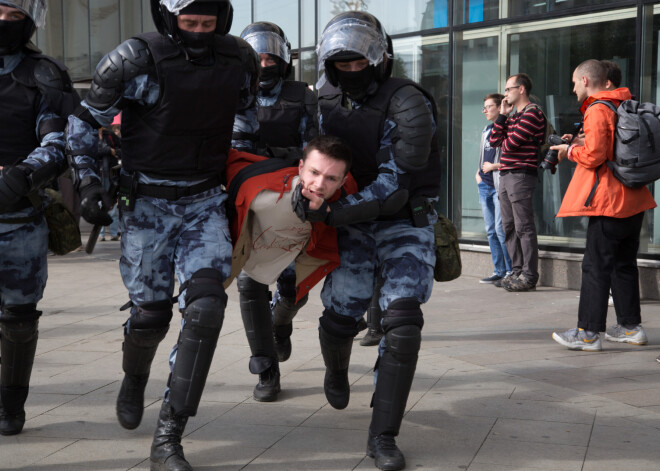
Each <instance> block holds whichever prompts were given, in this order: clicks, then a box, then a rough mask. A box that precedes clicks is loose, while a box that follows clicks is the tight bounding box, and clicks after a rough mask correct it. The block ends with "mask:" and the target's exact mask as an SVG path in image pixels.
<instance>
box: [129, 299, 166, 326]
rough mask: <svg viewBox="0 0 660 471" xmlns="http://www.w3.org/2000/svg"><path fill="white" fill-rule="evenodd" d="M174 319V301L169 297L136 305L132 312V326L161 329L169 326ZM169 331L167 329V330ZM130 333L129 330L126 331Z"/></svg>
mask: <svg viewBox="0 0 660 471" xmlns="http://www.w3.org/2000/svg"><path fill="white" fill-rule="evenodd" d="M171 320H172V302H171V301H170V300H168V299H166V300H162V301H152V302H148V303H144V304H140V305H139V306H135V307H134V308H133V309H132V312H131V318H130V328H129V329H127V330H132V329H159V328H163V327H168V326H169V325H170V321H171ZM166 332H167V330H166ZM125 333H126V334H128V331H127V332H125Z"/></svg>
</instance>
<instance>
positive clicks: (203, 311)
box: [169, 269, 227, 417]
mask: <svg viewBox="0 0 660 471" xmlns="http://www.w3.org/2000/svg"><path fill="white" fill-rule="evenodd" d="M200 272H201V273H200ZM198 274H199V275H198ZM215 274H217V276H216V275H215ZM209 275H212V276H209ZM222 283H223V281H222V277H221V276H220V273H219V272H217V271H215V270H210V269H204V270H200V271H198V272H196V273H195V274H194V275H193V277H192V278H191V279H190V280H189V282H188V291H187V293H186V308H185V309H184V311H183V319H184V325H183V327H182V329H181V333H180V334H179V340H178V342H177V353H176V360H175V362H174V367H173V369H172V374H171V375H170V381H169V387H170V394H169V401H170V405H171V406H172V408H173V409H174V412H175V414H176V415H180V416H186V417H187V416H192V415H195V414H196V413H197V408H198V406H199V401H200V400H201V398H202V391H203V390H204V385H205V384H206V377H207V376H208V373H209V369H210V368H211V361H212V360H213V354H214V352H215V347H216V345H217V343H218V336H219V335H220V329H221V328H222V323H223V320H224V314H225V307H226V305H227V295H226V294H225V291H224V288H223V286H222ZM193 288H194V289H193Z"/></svg>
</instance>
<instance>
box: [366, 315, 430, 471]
mask: <svg viewBox="0 0 660 471" xmlns="http://www.w3.org/2000/svg"><path fill="white" fill-rule="evenodd" d="M385 336H386V337H385V352H384V353H383V356H381V357H380V358H379V359H378V363H377V368H378V369H377V374H378V378H377V380H376V391H375V392H374V396H373V399H372V401H371V405H372V407H373V413H372V417H371V425H370V426H369V438H368V441H367V455H368V456H370V457H372V458H375V464H376V467H377V468H379V469H382V470H386V471H396V470H399V469H403V468H405V466H406V460H405V458H404V456H403V453H401V450H399V448H398V447H397V446H396V441H395V437H396V436H397V435H398V434H399V429H400V428H401V421H402V420H403V414H404V412H405V409H406V402H407V401H408V394H409V393H410V387H411V385H412V381H413V377H414V376H415V368H416V366H417V354H418V352H419V347H420V343H421V329H420V327H419V326H417V325H401V326H397V327H394V328H391V329H390V330H388V332H387V333H386V334H385Z"/></svg>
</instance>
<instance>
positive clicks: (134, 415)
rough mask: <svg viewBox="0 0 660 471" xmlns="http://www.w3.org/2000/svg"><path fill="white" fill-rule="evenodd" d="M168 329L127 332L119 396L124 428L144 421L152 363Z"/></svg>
mask: <svg viewBox="0 0 660 471" xmlns="http://www.w3.org/2000/svg"><path fill="white" fill-rule="evenodd" d="M167 329H168V327H160V328H156V329H130V331H129V332H128V333H127V334H125V335H124V343H123V344H122V349H123V351H124V356H123V362H122V368H123V370H124V373H125V375H124V380H123V381H122V383H121V388H120V389H119V394H118V395H117V420H118V421H119V424H120V425H121V426H122V427H124V428H125V429H128V430H133V429H134V428H137V426H138V425H140V422H141V421H142V413H143V412H144V390H145V388H146V387H147V381H148V380H149V371H150V369H151V363H152V361H153V359H154V356H155V355H156V350H158V344H159V343H160V342H161V341H162V340H163V338H165V335H166V334H167Z"/></svg>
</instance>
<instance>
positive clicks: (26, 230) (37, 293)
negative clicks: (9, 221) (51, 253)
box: [0, 213, 48, 316]
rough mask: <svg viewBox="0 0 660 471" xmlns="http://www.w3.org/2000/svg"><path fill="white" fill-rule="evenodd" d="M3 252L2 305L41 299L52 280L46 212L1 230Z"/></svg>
mask: <svg viewBox="0 0 660 471" xmlns="http://www.w3.org/2000/svg"><path fill="white" fill-rule="evenodd" d="M13 214H16V213H13ZM0 253H1V254H2V257H0V280H2V283H0V307H1V306H7V305H20V304H37V303H38V302H39V301H41V298H42V297H43V294H44V289H45V288H46V280H47V279H48V265H47V263H46V257H47V255H48V226H47V225H46V219H45V218H44V217H43V215H42V214H37V215H36V219H35V220H34V221H33V222H28V223H25V224H22V225H21V226H20V227H18V228H17V229H14V230H13V231H10V232H3V233H0ZM1 315H2V314H1V313H0V316H1Z"/></svg>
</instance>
